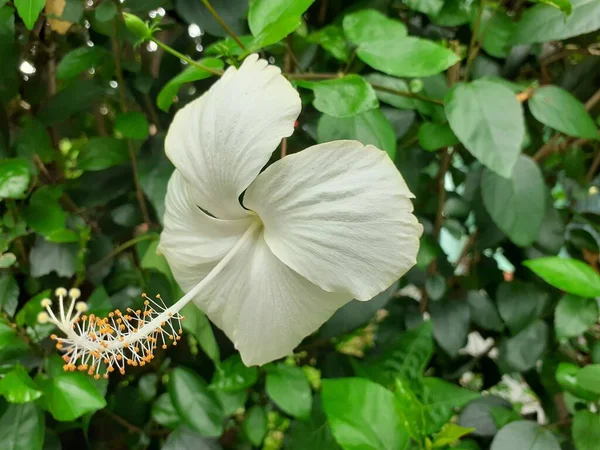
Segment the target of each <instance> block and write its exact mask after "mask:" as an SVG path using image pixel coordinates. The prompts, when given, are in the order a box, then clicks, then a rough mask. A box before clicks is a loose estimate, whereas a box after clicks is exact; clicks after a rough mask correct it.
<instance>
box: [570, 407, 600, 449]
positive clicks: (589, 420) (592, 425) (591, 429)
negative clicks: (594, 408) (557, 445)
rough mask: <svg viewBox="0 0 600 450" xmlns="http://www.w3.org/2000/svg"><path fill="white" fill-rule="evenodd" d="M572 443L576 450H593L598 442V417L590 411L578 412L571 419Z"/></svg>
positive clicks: (599, 435)
mask: <svg viewBox="0 0 600 450" xmlns="http://www.w3.org/2000/svg"><path fill="white" fill-rule="evenodd" d="M572 433H573V441H574V442H575V447H576V448H577V450H594V449H596V448H598V442H600V416H599V415H598V414H597V413H596V414H594V413H592V412H590V411H585V410H583V411H578V412H577V413H576V414H575V417H574V418H573V428H572Z"/></svg>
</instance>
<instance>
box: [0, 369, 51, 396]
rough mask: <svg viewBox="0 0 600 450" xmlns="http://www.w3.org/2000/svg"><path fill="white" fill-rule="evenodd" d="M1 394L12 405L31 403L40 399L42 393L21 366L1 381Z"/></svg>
mask: <svg viewBox="0 0 600 450" xmlns="http://www.w3.org/2000/svg"><path fill="white" fill-rule="evenodd" d="M0 394H2V395H3V396H4V397H5V398H6V400H8V401H9V402H10V403H29V402H32V401H34V400H37V399H38V398H40V397H41V396H42V391H40V388H39V387H38V385H37V384H35V382H34V381H33V380H32V379H31V377H30V376H29V374H28V373H27V372H26V371H25V369H24V368H23V366H20V365H19V366H17V367H15V368H14V369H13V370H12V371H11V372H8V373H7V374H6V375H5V376H4V378H2V380H0Z"/></svg>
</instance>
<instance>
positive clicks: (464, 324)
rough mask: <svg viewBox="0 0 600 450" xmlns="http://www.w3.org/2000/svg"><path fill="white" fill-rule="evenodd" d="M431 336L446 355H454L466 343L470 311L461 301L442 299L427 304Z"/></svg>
mask: <svg viewBox="0 0 600 450" xmlns="http://www.w3.org/2000/svg"><path fill="white" fill-rule="evenodd" d="M429 312H430V314H431V320H432V322H433V336H434V337H435V340H436V341H437V343H438V344H439V345H440V347H442V348H443V349H444V351H445V352H446V353H448V355H450V356H452V357H455V356H456V355H457V354H458V350H460V349H461V348H462V347H463V346H464V345H465V344H466V343H467V335H468V334H469V324H470V322H471V312H470V310H469V305H467V304H466V303H465V302H463V301H454V300H444V301H438V302H433V303H431V304H430V305H429Z"/></svg>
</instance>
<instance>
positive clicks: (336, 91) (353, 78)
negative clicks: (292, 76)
mask: <svg viewBox="0 0 600 450" xmlns="http://www.w3.org/2000/svg"><path fill="white" fill-rule="evenodd" d="M298 84H299V85H300V86H302V87H305V88H308V89H312V91H313V92H314V94H315V99H314V101H313V105H314V107H315V108H316V109H317V110H319V111H321V112H322V113H325V114H329V115H330V116H334V117H352V116H356V115H357V114H361V113H363V112H366V111H369V110H371V109H376V108H378V107H379V101H378V100H377V96H376V95H375V91H374V90H373V88H372V87H371V85H370V84H369V83H367V82H366V81H365V80H364V79H363V78H362V77H360V76H358V75H347V76H345V77H343V78H336V79H333V80H326V81H321V82H319V83H309V82H305V81H304V82H300V83H298Z"/></svg>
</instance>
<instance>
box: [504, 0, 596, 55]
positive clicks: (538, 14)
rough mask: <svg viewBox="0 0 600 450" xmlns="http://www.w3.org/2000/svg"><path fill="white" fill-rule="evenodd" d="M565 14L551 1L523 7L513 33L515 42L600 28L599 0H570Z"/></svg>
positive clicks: (558, 37)
mask: <svg viewBox="0 0 600 450" xmlns="http://www.w3.org/2000/svg"><path fill="white" fill-rule="evenodd" d="M571 4H572V6H573V9H572V12H571V14H570V15H569V16H568V17H565V15H564V14H563V13H562V11H560V10H558V9H556V8H555V7H554V6H550V5H536V6H534V7H533V8H531V9H528V10H527V11H525V13H524V14H523V16H522V17H521V20H520V21H519V23H518V27H517V31H516V33H515V35H514V38H513V39H514V43H515V44H533V43H535V42H548V41H560V40H563V39H568V38H570V37H573V36H579V35H581V34H586V33H591V32H592V31H596V30H597V29H599V28H600V3H598V1H597V0H571Z"/></svg>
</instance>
